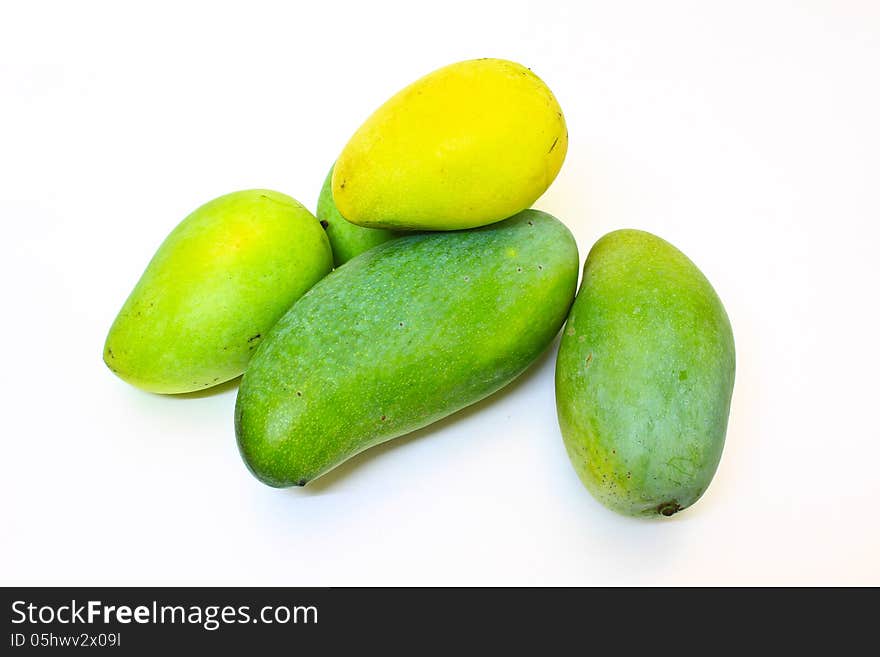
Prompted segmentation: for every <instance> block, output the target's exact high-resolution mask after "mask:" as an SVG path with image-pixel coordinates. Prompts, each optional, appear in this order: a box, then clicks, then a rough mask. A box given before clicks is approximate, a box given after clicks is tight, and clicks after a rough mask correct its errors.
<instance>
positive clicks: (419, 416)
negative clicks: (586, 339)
mask: <svg viewBox="0 0 880 657" xmlns="http://www.w3.org/2000/svg"><path fill="white" fill-rule="evenodd" d="M577 274H578V253H577V245H576V244H575V241H574V238H573V237H572V235H571V233H570V232H569V231H568V229H567V228H566V227H565V226H564V225H563V224H562V223H561V222H559V221H558V220H556V219H554V218H553V217H551V216H550V215H548V214H545V213H543V212H538V211H536V210H526V211H524V212H521V213H520V214H518V215H516V216H515V217H512V218H510V219H508V220H507V221H503V222H501V223H497V224H493V225H492V226H486V227H484V228H477V229H473V230H466V231H452V232H433V233H421V234H417V235H407V236H404V237H399V238H397V239H394V240H391V241H389V242H386V243H385V244H380V245H379V246H376V247H375V248H372V249H370V250H369V251H367V252H365V253H362V254H361V255H359V256H358V257H356V258H354V259H352V260H350V261H349V262H348V263H346V264H345V265H344V266H342V267H340V268H339V269H337V270H336V271H334V272H333V273H331V274H330V275H329V276H327V277H326V278H325V279H324V280H322V281H321V282H320V283H318V284H317V285H315V287H314V288H312V289H311V290H310V291H309V292H307V293H306V294H305V295H304V296H303V298H302V299H300V300H299V301H297V302H296V303H295V304H294V305H293V307H292V308H291V309H290V310H289V311H288V312H287V314H285V315H284V317H282V318H281V320H279V322H278V323H277V324H276V325H275V327H274V328H273V329H272V331H270V333H269V335H268V336H267V337H266V340H265V341H264V342H263V344H261V345H260V348H259V349H258V350H257V353H256V355H255V356H254V358H253V360H252V361H251V363H250V365H248V368H247V371H246V372H245V375H244V377H242V381H241V386H240V388H239V391H238V400H237V402H236V407H235V432H236V436H237V437H238V446H239V449H240V451H241V454H242V456H243V457H244V460H245V463H246V464H247V466H248V467H249V468H250V470H251V471H252V472H253V473H254V475H256V476H257V478H259V479H260V480H261V481H263V482H265V483H267V484H269V485H271V486H294V485H299V486H304V485H306V484H307V483H308V482H310V481H312V480H313V479H314V478H316V477H319V476H320V475H322V474H323V473H325V472H327V471H328V470H331V469H332V468H334V467H336V466H337V465H339V464H340V463H342V462H343V461H345V460H346V459H348V458H351V457H352V456H354V455H355V454H357V453H358V452H361V451H363V450H365V449H368V448H370V447H372V446H373V445H378V444H379V443H382V442H385V441H387V440H391V439H392V438H395V437H397V436H402V435H403V434H405V433H409V432H410V431H414V430H415V429H418V428H420V427H424V426H426V425H428V424H430V423H431V422H435V421H437V420H439V419H440V418H442V417H445V416H447V415H449V414H451V413H454V412H455V411H457V410H459V409H461V408H464V407H465V406H468V405H469V404H473V403H475V402H477V401H479V400H481V399H483V398H484V397H486V396H487V395H490V394H492V393H493V392H495V391H496V390H498V389H500V388H502V387H503V386H505V385H507V384H508V383H510V382H511V381H512V380H513V379H514V378H516V377H517V376H518V375H519V374H521V373H522V372H523V371H524V370H525V369H526V368H527V367H528V366H529V365H530V364H531V363H532V362H533V361H534V360H535V359H536V358H537V357H538V356H539V355H540V354H541V353H542V352H543V351H544V350H545V349H546V348H547V346H548V345H549V344H550V342H552V340H553V338H554V337H556V335H557V333H558V332H559V328H560V327H561V326H562V322H563V321H565V317H566V315H567V314H568V309H569V306H570V305H571V302H572V299H573V298H574V291H575V286H576V284H577Z"/></svg>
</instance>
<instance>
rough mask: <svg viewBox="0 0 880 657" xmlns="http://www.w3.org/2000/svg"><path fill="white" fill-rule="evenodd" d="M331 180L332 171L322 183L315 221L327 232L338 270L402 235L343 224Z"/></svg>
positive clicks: (344, 222) (334, 264) (390, 231)
mask: <svg viewBox="0 0 880 657" xmlns="http://www.w3.org/2000/svg"><path fill="white" fill-rule="evenodd" d="M332 178H333V168H332V167H331V168H330V172H329V173H328V174H327V178H326V179H325V180H324V186H323V187H321V195H320V196H319V197H318V215H317V216H318V221H320V222H321V225H322V226H323V227H324V230H325V231H327V237H328V239H329V240H330V248H332V249H333V266H334V267H340V266H342V265H344V264H345V263H346V262H348V261H349V260H351V259H352V258H354V257H355V256H357V255H360V254H361V253H363V252H364V251H369V250H370V249H372V248H373V247H374V246H378V245H379V244H382V243H383V242H387V241H388V240H391V239H394V238H395V237H398V236H399V235H400V234H401V233H397V232H395V231H393V230H384V229H382V228H364V227H362V226H356V225H355V224H353V223H351V222H349V221H346V220H345V217H343V216H342V215H341V214H339V210H338V209H337V208H336V204H335V203H334V202H333V193H332V192H331V184H330V181H331V180H332Z"/></svg>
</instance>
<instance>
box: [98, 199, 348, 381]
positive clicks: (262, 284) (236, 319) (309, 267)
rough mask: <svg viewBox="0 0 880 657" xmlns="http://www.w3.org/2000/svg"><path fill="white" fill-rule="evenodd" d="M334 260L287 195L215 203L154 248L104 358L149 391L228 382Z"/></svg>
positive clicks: (310, 219)
mask: <svg viewBox="0 0 880 657" xmlns="http://www.w3.org/2000/svg"><path fill="white" fill-rule="evenodd" d="M332 257H333V256H332V254H331V252H330V243H329V241H328V240H327V236H326V235H325V234H324V231H323V230H322V228H321V225H320V224H319V223H318V220H317V219H315V217H314V216H313V215H312V214H311V213H310V212H309V211H308V210H306V209H305V208H304V207H303V206H302V205H300V204H299V203H297V202H296V201H295V200H293V199H292V198H290V197H289V196H286V195H284V194H281V193H279V192H274V191H271V190H267V189H253V190H246V191H240V192H234V193H232V194H227V195H226V196H221V197H219V198H217V199H214V200H213V201H210V202H208V203H206V204H205V205H203V206H201V207H200V208H198V209H197V210H195V211H194V212H193V213H192V214H190V215H189V216H188V217H186V218H185V219H184V220H183V221H182V222H181V223H180V224H178V226H177V227H176V228H175V229H174V230H173V231H172V232H171V233H170V234H169V235H168V237H167V238H166V239H165V241H164V242H163V243H162V245H161V246H160V247H159V250H158V251H157V252H156V254H155V256H153V259H152V260H151V261H150V263H149V265H148V266H147V269H146V271H144V273H143V275H142V276H141V278H140V280H139V281H138V283H137V285H136V286H135V287H134V290H132V292H131V294H130V295H129V297H128V299H127V300H126V301H125V304H124V305H123V306H122V309H121V310H120V311H119V314H118V315H117V316H116V320H115V321H114V322H113V325H112V326H111V328H110V332H109V334H108V335H107V340H106V342H105V344H104V362H105V363H106V364H107V366H108V367H109V368H110V369H111V370H113V372H115V373H116V374H117V375H118V376H119V377H120V378H121V379H123V380H124V381H127V382H128V383H130V384H132V385H134V386H136V387H138V388H141V389H143V390H147V391H150V392H157V393H165V394H174V393H183V392H192V391H195V390H204V389H205V388H209V387H211V386H214V385H218V384H220V383H222V382H224V381H228V380H230V379H233V378H235V377H237V376H239V375H240V374H241V373H242V372H243V371H244V368H245V365H246V364H247V362H248V360H249V359H250V357H251V355H252V354H253V353H254V351H255V350H256V348H257V346H258V345H259V343H260V341H261V339H262V337H263V336H265V335H266V333H267V332H268V331H269V329H270V328H272V326H273V325H274V324H275V322H276V321H278V319H279V318H280V317H281V316H282V315H283V314H284V312H285V311H286V310H287V309H288V308H290V306H291V305H292V304H293V302H294V301H296V300H297V299H298V298H299V297H300V296H302V294H303V293H304V292H305V291H306V290H308V289H309V288H310V287H312V285H314V284H315V283H316V282H317V281H318V280H320V279H321V278H322V277H324V276H325V275H326V274H327V273H328V272H329V271H330V268H331V266H332Z"/></svg>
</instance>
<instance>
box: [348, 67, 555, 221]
mask: <svg viewBox="0 0 880 657" xmlns="http://www.w3.org/2000/svg"><path fill="white" fill-rule="evenodd" d="M567 149H568V131H567V129H566V126H565V119H564V117H563V116H562V109H561V108H560V107H559V103H558V102H557V101H556V98H555V97H554V95H553V93H552V92H551V91H550V89H549V88H548V87H547V85H546V84H544V82H543V81H542V80H541V79H540V78H539V77H538V76H537V75H535V74H534V73H532V72H531V71H530V70H529V69H527V68H526V67H524V66H521V65H520V64H517V63H515V62H510V61H506V60H503V59H476V60H471V61H464V62H459V63H457V64H452V65H450V66H446V67H445V68H441V69H439V70H437V71H434V72H433V73H430V74H428V75H426V76H425V77H423V78H421V79H420V80H417V81H416V82H414V83H413V84H411V85H410V86H408V87H406V88H405V89H403V90H402V91H400V92H398V93H397V94H396V95H395V96H393V97H392V98H391V99H390V100H388V101H387V102H386V103H385V104H384V105H382V107H380V108H379V109H378V110H376V112H375V113H374V114H373V115H372V116H370V118H368V119H367V121H366V122H365V123H364V124H363V125H362V126H361V127H360V128H359V129H358V131H357V132H356V133H355V134H354V136H353V137H352V138H351V140H350V141H349V142H348V144H347V145H346V146H345V148H344V149H343V151H342V154H341V155H340V156H339V159H338V160H337V162H336V167H335V169H334V172H333V199H334V201H335V202H336V207H337V208H339V211H340V212H341V213H342V216H343V217H345V218H346V219H347V220H348V221H350V222H352V223H355V224H358V225H359V226H366V227H369V228H391V229H404V230H456V229H460V228H472V227H475V226H483V225H486V224H490V223H493V222H496V221H500V220H501V219H504V218H506V217H510V216H512V215H513V214H516V213H517V212H519V211H520V210H523V209H525V208H528V207H529V206H531V205H532V203H534V201H535V200H536V199H537V198H538V197H539V196H541V194H543V193H544V191H545V190H546V189H547V188H548V187H549V186H550V184H551V183H552V182H553V179H554V178H556V174H557V173H559V169H560V167H561V166H562V161H563V160H564V159H565V153H566V150H567Z"/></svg>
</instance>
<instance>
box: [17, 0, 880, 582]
mask: <svg viewBox="0 0 880 657" xmlns="http://www.w3.org/2000/svg"><path fill="white" fill-rule="evenodd" d="M878 35H880V4H878V3H877V2H873V1H871V0H864V1H862V2H858V1H856V0H849V1H832V0H827V1H819V0H815V1H812V2H808V1H802V2H793V1H791V2H783V1H781V0H770V1H768V0H761V1H741V2H723V3H722V2H704V1H694V2H656V1H654V0H644V1H642V2H635V1H630V2H604V1H603V2H570V3H559V2H550V1H548V0H543V1H537V2H517V1H514V0H505V1H504V2H475V1H474V0H469V1H467V2H454V1H449V0H447V1H445V2H443V3H437V4H434V5H422V3H416V2H398V3H392V2H379V1H377V0H371V1H370V2H360V3H342V2H309V3H292V2H287V3H281V2H278V3H262V2H253V1H251V2H240V3H235V4H229V3H218V2H206V3H189V2H179V1H178V2H173V3H168V4H164V3H157V2H150V3H142V5H141V6H140V7H139V8H135V5H134V3H117V2H106V3H95V2H85V1H81V2H53V3H50V2H36V1H35V2H15V1H11V2H4V3H3V5H2V9H0V220H2V224H0V225H2V233H0V235H2V245H3V246H2V256H0V267H2V272H0V273H2V276H0V281H2V286H3V288H2V302H3V303H2V307H3V309H4V312H3V313H2V315H3V319H2V322H0V331H2V336H0V337H2V345H3V351H4V365H5V372H4V377H3V379H2V383H0V386H2V397H0V399H2V409H3V411H2V413H3V417H2V422H0V441H2V443H0V445H2V456H0V468H2V471H0V535H2V536H0V583H2V584H6V585H11V584H34V585H38V584H39V585H48V584H96V585H97V584H103V585H134V584H149V585H160V584H169V585H174V584H180V585H184V584H189V585H195V584H216V585H221V584H240V585H244V584H254V585H342V584H403V585H408V584H501V585H507V584H554V585H574V584H875V585H876V584H880V468H878V464H880V430H878V410H877V409H878V399H877V398H878V392H880V362H878V349H877V331H878V310H877V305H878V283H880V265H878V245H880V230H878V227H877V226H878V219H880V193H878V190H880V155H878V153H880V127H878V124H880V85H878V80H880V36H878ZM485 56H494V57H505V58H509V59H514V60H517V61H520V62H522V63H524V64H525V65H527V66H530V67H531V68H532V69H533V70H534V71H535V72H536V73H538V74H539V75H540V76H542V77H543V78H544V80H545V81H546V82H547V83H548V84H549V86H550V87H551V88H552V89H553V91H554V92H555V93H556V95H557V97H558V98H559V101H560V103H561V104H562V107H563V109H564V111H565V114H566V118H567V120H568V125H569V130H570V134H571V144H570V147H569V154H568V159H567V161H566V163H565V166H564V167H563V170H562V173H561V174H560V176H559V178H558V179H557V181H556V183H555V184H554V185H553V187H552V188H551V189H550V190H549V191H548V192H547V194H546V195H545V196H544V197H543V198H542V199H540V201H539V202H538V203H537V207H539V208H541V209H544V210H547V211H550V212H552V213H553V214H555V215H557V216H558V217H560V218H561V219H562V220H563V221H565V222H566V223H567V224H568V225H569V226H570V227H571V229H572V231H573V232H574V233H575V235H576V237H577V239H578V243H579V245H580V249H581V258H582V259H583V258H584V257H585V256H586V254H587V252H588V251H589V248H590V246H591V245H592V243H593V242H594V241H595V240H596V239H597V238H598V237H600V236H601V235H602V234H604V233H606V232H607V231H610V230H613V229H615V228H621V227H633V228H641V229H645V230H649V231H652V232H655V233H657V234H659V235H661V236H662V237H664V238H666V239H668V240H669V241H671V242H673V243H674V244H676V245H677V246H678V247H680V248H681V249H682V250H683V251H684V252H685V253H687V254H688V255H689V256H690V257H691V258H692V259H693V260H695V261H696V262H697V263H698V265H700V266H701V268H702V269H703V271H704V272H705V273H706V275H707V276H708V277H709V279H710V280H711V281H712V282H713V284H714V285H715V287H716V289H717V291H718V293H719V294H720V296H721V298H722V299H723V300H724V302H725V304H726V306H727V310H728V312H729V314H730V317H731V320H732V323H733V327H734V333H735V336H736V342H737V356H738V372H737V381H736V389H735V392H734V399H733V409H732V414H731V418H730V427H729V432H728V439H727V446H726V448H725V452H724V457H723V459H722V461H721V466H720V469H719V470H718V474H717V475H716V477H715V480H714V482H713V484H712V486H711V487H710V489H709V491H708V493H707V494H706V495H705V496H704V498H703V499H702V500H701V501H700V502H699V503H698V504H697V505H696V506H694V507H693V508H691V509H689V510H687V511H686V512H684V513H681V514H679V515H677V516H675V517H674V518H672V519H671V520H669V521H662V520H660V521H639V520H633V519H628V518H624V517H619V516H617V515H614V514H613V513H611V512H610V511H607V510H606V509H604V508H603V507H602V506H600V505H599V504H598V503H596V502H595V501H593V499H592V498H591V497H590V495H589V494H588V493H587V491H586V490H585V489H584V488H583V487H582V486H581V484H580V482H579V481H578V479H577V477H576V475H575V473H574V470H573V469H572V468H571V466H570V465H569V463H568V459H567V457H566V454H565V451H564V449H563V445H562V440H561V437H560V434H559V430H558V428H557V424H556V416H555V405H554V391H553V380H552V375H553V367H554V361H555V345H554V347H553V348H552V349H551V351H550V352H548V354H547V355H546V356H545V357H544V358H542V359H541V360H540V361H539V362H538V363H537V364H536V365H535V367H534V368H533V369H532V370H530V371H529V373H527V374H526V375H525V376H524V377H523V378H522V379H521V380H520V381H518V382H517V383H515V384H514V385H512V386H511V387H510V388H509V389H507V390H505V391H503V392H501V393H499V394H497V395H495V396H494V397H493V398H491V399H490V400H488V401H486V402H484V403H481V404H479V405H478V406H477V407H475V408H473V409H470V410H467V411H465V412H462V413H460V414H458V415H457V416H455V417H453V418H450V419H448V420H446V421H443V422H441V423H439V424H438V425H436V426H434V427H431V428H429V429H427V430H423V431H420V432H418V434H417V435H415V436H413V437H409V438H403V439H399V440H397V441H395V442H393V443H391V444H387V445H385V446H382V447H379V448H376V449H373V450H371V451H370V452H369V453H367V454H365V455H362V456H360V457H358V458H356V459H354V460H353V461H351V462H349V463H348V464H346V465H344V466H342V467H340V468H339V469H338V470H336V471H335V472H333V473H332V474H330V475H328V476H326V477H325V478H323V479H322V480H320V481H318V482H316V483H314V484H313V485H310V486H309V487H308V488H306V489H305V490H273V489H270V488H267V487H265V486H263V485H262V484H260V483H259V482H257V481H256V480H255V479H254V478H253V477H252V476H251V475H250V474H249V473H248V472H247V471H246V469H245V468H244V466H243V464H242V462H241V460H240V458H239V455H238V452H237V449H236V445H235V439H234V434H233V428H232V411H233V404H234V401H235V385H226V386H223V387H222V389H220V390H219V391H218V392H216V393H206V394H201V395H195V396H189V397H187V398H169V397H161V396H155V395H150V394H146V393H142V392H140V391H138V390H136V389H134V388H131V387H129V386H127V385H125V384H124V383H122V382H121V381H120V380H118V379H116V378H115V377H114V376H113V375H112V374H111V373H110V372H109V371H108V370H107V369H106V368H105V366H104V364H103V363H102V360H101V349H102V344H103V340H104V337H105V333H106V330H107V329H108V328H109V326H110V323H111V321H112V320H113V317H114V316H115V314H116V312H117V310H118V309H119V306H120V305H121V304H122V302H123V300H124V298H125V296H126V295H127V294H128V292H129V290H130V289H131V287H132V286H133V285H134V283H135V282H136V280H137V278H138V276H139V275H140V273H141V271H142V269H143V267H144V266H145V265H146V263H147V261H148V260H149V258H150V257H151V255H152V253H153V251H154V250H155V248H156V247H157V246H158V244H159V243H160V242H161V241H162V239H163V238H164V237H165V235H166V234H167V233H168V232H169V231H170V230H171V229H172V228H173V227H174V225H175V224H176V223H177V222H178V221H180V220H181V219H182V218H183V217H184V216H185V215H186V214H187V213H188V212H190V211H191V210H192V209H194V208H195V207H196V206H198V205H200V204H201V203H203V202H205V201H207V200H209V199H211V198H213V197H215V196H218V195H220V194H223V193H226V192H229V191H233V190H236V189H244V188H250V187H269V188H275V189H277V190H279V191H283V192H286V193H288V194H291V195H292V196H294V197H296V198H297V199H299V200H301V201H302V202H303V203H305V204H306V205H308V206H309V207H312V208H314V205H315V202H316V200H317V195H318V191H319V189H320V187H321V183H322V181H323V178H324V175H325V173H326V172H327V169H328V167H329V166H330V164H331V162H332V161H333V160H334V158H335V157H336V155H337V154H338V152H339V150H340V149H341V147H342V146H343V145H344V143H345V142H346V140H347V139H348V137H349V136H350V134H351V133H352V132H353V131H354V130H355V129H356V128H357V126H358V125H359V124H360V122H361V121H362V120H363V119H364V118H366V116H367V115H368V114H369V113H370V112H371V111H372V110H373V109H374V108H375V107H377V106H378V105H380V104H381V103H382V102H383V101H384V100H385V99H386V98H387V97H388V96H389V95H391V94H392V93H393V92H394V91H396V90H397V89H399V88H400V87H402V86H404V85H405V84H407V83H409V82H410V81H412V80H414V79H416V78H417V77H419V76H421V75H423V74H425V73H427V72H429V71H431V70H433V69H435V68H437V67H439V66H442V65H445V64H448V63H451V62H453V61H457V60H462V59H469V58H473V57H485Z"/></svg>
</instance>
